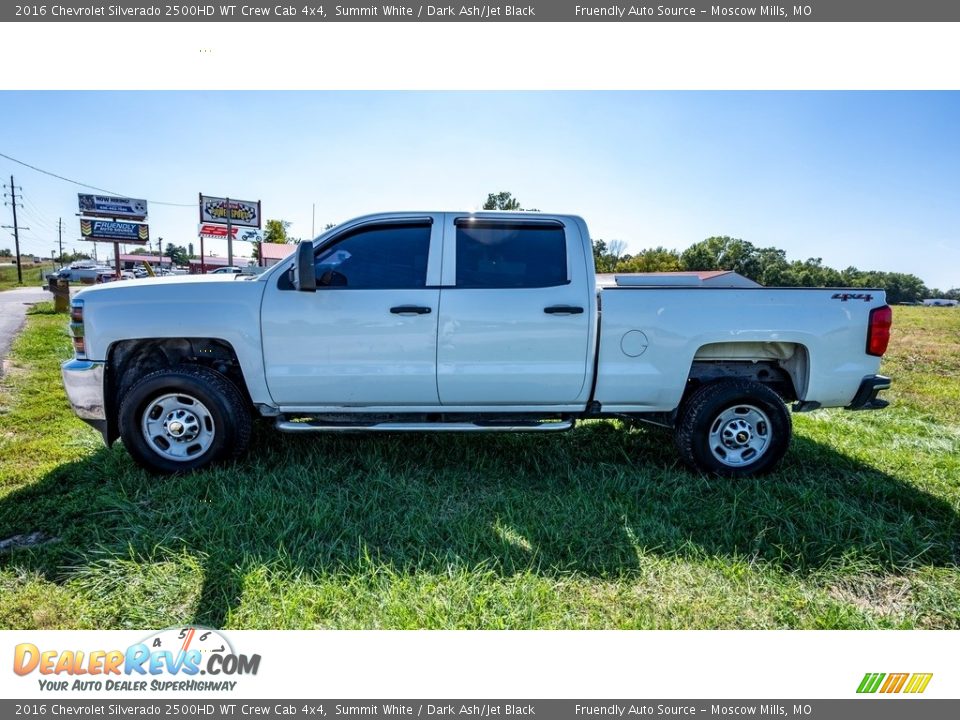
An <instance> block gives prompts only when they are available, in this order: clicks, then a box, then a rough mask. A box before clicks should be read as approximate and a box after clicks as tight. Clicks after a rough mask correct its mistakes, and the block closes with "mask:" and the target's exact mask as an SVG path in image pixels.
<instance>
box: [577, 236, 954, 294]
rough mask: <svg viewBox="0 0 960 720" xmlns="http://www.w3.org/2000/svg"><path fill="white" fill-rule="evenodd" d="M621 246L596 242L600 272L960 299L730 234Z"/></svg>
mask: <svg viewBox="0 0 960 720" xmlns="http://www.w3.org/2000/svg"><path fill="white" fill-rule="evenodd" d="M622 247H623V244H622V243H620V242H617V241H614V242H612V243H607V242H605V241H604V240H594V241H593V257H594V261H595V262H596V265H597V272H608V273H609V272H623V273H627V272H680V271H685V270H686V271H691V270H732V271H734V272H736V273H739V274H741V275H743V276H745V277H748V278H750V279H751V280H754V281H756V282H758V283H760V284H761V285H766V286H767V287H852V288H882V289H883V290H885V291H886V293H887V300H888V301H889V302H892V303H904V302H920V301H921V300H923V299H924V298H930V297H946V298H951V299H960V288H953V289H951V290H948V291H941V290H939V289H937V288H929V287H927V286H926V285H925V284H924V283H923V280H921V279H920V278H919V277H917V276H916V275H913V274H910V273H902V272H888V271H885V270H861V269H859V268H856V267H853V266H850V267H848V268H845V269H843V270H837V269H836V268H832V267H830V266H828V265H824V264H823V259H822V258H807V259H806V260H789V259H788V258H787V254H786V252H785V251H783V250H781V249H780V248H775V247H762V248H761V247H756V246H755V245H753V243H750V242H748V241H746V240H741V239H740V238H733V237H730V236H728V235H721V236H714V237H709V238H707V239H706V240H701V241H700V242H697V243H694V244H693V245H691V246H690V247H688V248H687V249H686V250H683V251H677V250H671V249H669V248H664V247H655V248H650V249H646V250H641V251H640V252H638V253H636V254H635V255H631V254H625V253H622V252H619V251H620V250H621V249H622Z"/></svg>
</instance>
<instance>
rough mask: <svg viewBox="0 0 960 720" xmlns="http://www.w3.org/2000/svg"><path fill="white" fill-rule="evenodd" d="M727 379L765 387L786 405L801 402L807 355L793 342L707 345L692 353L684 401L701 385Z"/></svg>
mask: <svg viewBox="0 0 960 720" xmlns="http://www.w3.org/2000/svg"><path fill="white" fill-rule="evenodd" d="M730 378H742V379H744V380H752V381H754V382H758V383H760V384H762V385H766V386H767V387H770V388H771V389H773V390H774V391H775V392H776V393H777V394H778V395H780V397H782V398H783V399H784V400H785V401H787V402H790V401H793V400H803V399H804V398H805V397H806V394H807V386H808V383H809V378H810V354H809V352H808V351H807V348H806V346H805V345H803V344H802V343H796V342H773V341H743V342H738V341H734V342H714V343H707V344H705V345H702V346H700V347H699V348H698V349H697V351H696V353H695V354H694V357H693V362H692V363H691V366H690V373H689V375H688V376H687V384H686V388H685V389H684V398H686V397H687V396H688V395H689V394H690V393H692V392H694V391H696V390H697V388H699V387H701V386H702V385H704V384H707V383H711V382H717V381H720V380H724V379H730Z"/></svg>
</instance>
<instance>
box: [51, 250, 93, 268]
mask: <svg viewBox="0 0 960 720" xmlns="http://www.w3.org/2000/svg"><path fill="white" fill-rule="evenodd" d="M90 259H91V258H90V256H89V255H88V254H87V253H85V252H65V253H63V255H61V256H60V257H58V258H57V262H58V263H60V264H61V265H67V264H68V263H72V262H76V261H77V260H90Z"/></svg>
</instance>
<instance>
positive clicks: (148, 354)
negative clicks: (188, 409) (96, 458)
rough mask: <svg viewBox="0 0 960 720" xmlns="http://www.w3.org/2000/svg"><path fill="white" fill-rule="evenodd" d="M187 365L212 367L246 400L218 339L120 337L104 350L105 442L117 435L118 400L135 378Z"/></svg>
mask: <svg viewBox="0 0 960 720" xmlns="http://www.w3.org/2000/svg"><path fill="white" fill-rule="evenodd" d="M182 364H191V365H198V366H201V367H206V368H208V369H210V370H214V371H216V372H218V373H220V374H221V375H223V376H224V377H226V378H227V379H228V380H230V381H231V382H232V383H233V384H234V385H236V387H237V389H238V390H239V391H240V393H241V395H242V396H243V397H244V398H245V399H246V401H247V403H248V405H250V407H251V408H252V404H251V402H250V393H249V391H248V389H247V384H246V381H245V380H244V377H243V372H242V370H241V367H240V361H239V359H238V358H237V353H236V351H235V350H234V349H233V346H232V345H231V344H230V343H229V342H227V341H226V340H223V339H220V338H197V337H190V338H139V339H136V340H120V341H117V342H115V343H113V344H112V345H110V347H109V348H108V349H107V365H106V366H107V373H106V379H105V384H106V387H105V388H104V390H105V392H104V401H105V402H104V404H105V410H106V415H107V432H106V435H105V440H106V442H107V445H110V444H112V443H113V442H114V441H115V440H116V439H117V438H118V437H119V436H120V428H119V424H118V420H117V415H118V412H119V409H120V402H121V400H122V398H123V396H124V395H125V394H126V393H127V391H128V390H129V389H130V388H131V387H132V386H133V384H134V383H136V381H137V380H138V379H139V378H141V377H143V376H145V375H148V374H150V373H151V372H154V371H156V370H162V369H165V368H172V367H176V366H177V365H182Z"/></svg>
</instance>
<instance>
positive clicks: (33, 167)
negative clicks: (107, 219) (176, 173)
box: [0, 152, 197, 208]
mask: <svg viewBox="0 0 960 720" xmlns="http://www.w3.org/2000/svg"><path fill="white" fill-rule="evenodd" d="M0 157H3V158H6V159H7V160H9V161H11V162H15V163H17V164H18V165H23V166H24V167H25V168H30V169H31V170H35V171H36V172H38V173H43V174H44V175H49V176H50V177H55V178H57V180H63V181H64V182H68V183H72V184H74V185H79V186H80V187H85V188H88V189H89V190H99V191H100V192H103V193H108V194H110V195H124V193H119V192H117V191H115V190H107V189H106V188H102V187H97V186H96V185H90V184H89V183H84V182H80V181H79V180H72V179H70V178H68V177H64V176H63V175H57V174H56V173H55V172H50V171H49V170H44V169H43V168H38V167H37V166H36V165H31V164H30V163H26V162H24V161H23V160H17V159H16V158H15V157H10V156H9V155H6V154H5V153H2V152H0ZM147 202H151V203H153V204H154V205H169V206H171V207H190V208H192V207H196V206H197V204H196V203H172V202H163V201H161V200H147Z"/></svg>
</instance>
